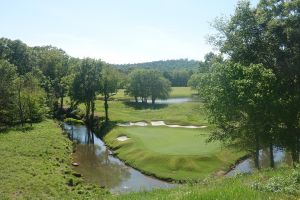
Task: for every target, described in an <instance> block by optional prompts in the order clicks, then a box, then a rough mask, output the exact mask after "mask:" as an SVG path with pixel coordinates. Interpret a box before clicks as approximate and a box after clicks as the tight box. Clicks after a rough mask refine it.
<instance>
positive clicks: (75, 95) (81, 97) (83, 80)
mask: <svg viewBox="0 0 300 200" xmlns="http://www.w3.org/2000/svg"><path fill="white" fill-rule="evenodd" d="M102 65H103V63H102V62H101V61H98V60H94V59H90V58H85V59H83V60H82V61H81V63H80V65H79V66H78V69H77V73H76V74H75V77H74V79H73V83H72V91H71V98H72V100H73V101H77V102H78V103H84V105H85V111H86V112H85V118H86V123H87V124H88V125H89V126H92V123H93V121H94V112H95V100H96V95H97V93H99V92H100V91H101V68H102Z"/></svg>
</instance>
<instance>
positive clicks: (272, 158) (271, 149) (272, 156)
mask: <svg viewBox="0 0 300 200" xmlns="http://www.w3.org/2000/svg"><path fill="white" fill-rule="evenodd" d="M269 148H270V167H271V168H274V167H275V162H274V152H273V150H274V146H273V143H272V142H270V146H269Z"/></svg>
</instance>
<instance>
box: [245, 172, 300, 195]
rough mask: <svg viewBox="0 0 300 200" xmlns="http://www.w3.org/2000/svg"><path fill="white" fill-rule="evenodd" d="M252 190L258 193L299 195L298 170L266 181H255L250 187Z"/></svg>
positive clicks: (299, 176)
mask: <svg viewBox="0 0 300 200" xmlns="http://www.w3.org/2000/svg"><path fill="white" fill-rule="evenodd" d="M251 187H252V188H254V189H256V190H259V191H266V192H273V193H285V194H289V195H300V193H299V187H300V172H299V168H296V169H293V170H291V172H290V173H289V174H284V175H282V174H278V175H275V176H273V177H271V178H269V179H268V180H267V181H261V180H257V181H254V182H253V183H252V185H251Z"/></svg>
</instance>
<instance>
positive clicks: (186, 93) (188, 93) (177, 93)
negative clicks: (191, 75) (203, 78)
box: [113, 87, 197, 100]
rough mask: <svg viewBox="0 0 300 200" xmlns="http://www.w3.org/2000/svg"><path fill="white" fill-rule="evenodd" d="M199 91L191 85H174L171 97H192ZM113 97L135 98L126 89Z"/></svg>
mask: <svg viewBox="0 0 300 200" xmlns="http://www.w3.org/2000/svg"><path fill="white" fill-rule="evenodd" d="M196 94H197V92H196V91H195V90H192V88H190V87H172V90H171V92H170V98H184V97H192V96H193V95H196ZM113 99H119V100H120V99H133V98H132V97H130V96H128V95H126V94H125V89H120V90H119V91H118V92H117V93H116V95H114V96H113Z"/></svg>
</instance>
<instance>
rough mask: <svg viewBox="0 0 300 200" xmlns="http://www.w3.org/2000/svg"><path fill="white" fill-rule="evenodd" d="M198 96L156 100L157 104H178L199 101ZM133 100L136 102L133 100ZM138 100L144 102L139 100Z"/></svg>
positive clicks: (149, 101)
mask: <svg viewBox="0 0 300 200" xmlns="http://www.w3.org/2000/svg"><path fill="white" fill-rule="evenodd" d="M197 101H199V100H198V99H197V98H168V99H157V100H155V103H156V104H178V103H187V102H197ZM131 102H135V101H134V100H131ZM138 102H140V103H141V102H142V101H141V100H139V101H138ZM148 103H151V100H148Z"/></svg>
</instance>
